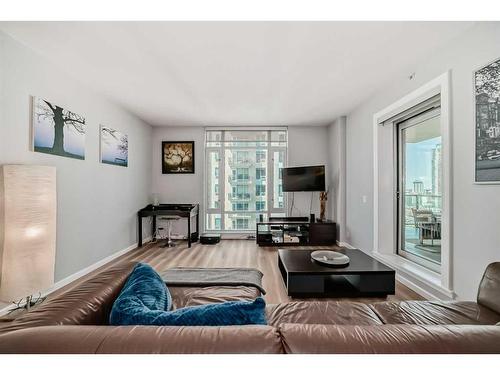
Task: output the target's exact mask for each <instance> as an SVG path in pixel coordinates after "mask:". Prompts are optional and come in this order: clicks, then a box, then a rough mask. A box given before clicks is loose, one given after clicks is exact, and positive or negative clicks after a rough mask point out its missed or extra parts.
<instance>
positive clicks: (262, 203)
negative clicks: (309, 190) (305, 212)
mask: <svg viewBox="0 0 500 375" xmlns="http://www.w3.org/2000/svg"><path fill="white" fill-rule="evenodd" d="M205 152H206V162H207V166H206V168H207V170H206V176H207V178H206V188H205V191H206V195H207V196H206V205H205V207H206V221H205V227H206V228H205V229H206V230H208V231H210V230H214V231H215V230H217V231H238V232H244V231H255V225H256V222H257V220H258V217H259V215H263V218H264V219H267V218H268V217H269V216H282V215H283V214H284V213H285V203H284V197H283V189H282V171H281V170H282V168H284V167H285V161H286V152H287V132H286V130H207V131H206V143H205Z"/></svg>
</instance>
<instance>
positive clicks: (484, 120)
mask: <svg viewBox="0 0 500 375" xmlns="http://www.w3.org/2000/svg"><path fill="white" fill-rule="evenodd" d="M474 97H475V105H474V111H475V128H474V130H475V141H476V145H475V146H476V147H475V176H474V182H475V183H478V184H500V59H497V60H496V61H493V62H491V63H489V64H488V65H485V66H483V67H482V68H479V69H478V70H476V71H475V72H474Z"/></svg>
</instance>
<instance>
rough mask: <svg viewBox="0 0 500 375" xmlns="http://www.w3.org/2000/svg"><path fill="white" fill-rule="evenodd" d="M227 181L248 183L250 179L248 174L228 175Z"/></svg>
mask: <svg viewBox="0 0 500 375" xmlns="http://www.w3.org/2000/svg"><path fill="white" fill-rule="evenodd" d="M227 181H228V182H229V183H230V184H250V183H251V180H250V177H249V176H248V175H243V176H228V178H227Z"/></svg>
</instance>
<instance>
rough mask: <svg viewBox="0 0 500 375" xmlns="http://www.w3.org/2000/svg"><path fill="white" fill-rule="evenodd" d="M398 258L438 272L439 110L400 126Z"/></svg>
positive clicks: (398, 127) (398, 144) (439, 243)
mask: <svg viewBox="0 0 500 375" xmlns="http://www.w3.org/2000/svg"><path fill="white" fill-rule="evenodd" d="M397 139H398V142H397V147H398V186H397V201H398V222H399V225H398V254H399V255H401V256H403V257H405V258H407V259H409V260H411V261H413V262H416V263H418V264H420V265H423V266H425V267H427V268H429V269H431V270H434V271H436V272H439V270H440V264H441V213H442V183H441V181H442V156H441V155H442V152H441V147H442V145H441V126H440V109H439V108H434V109H432V110H428V111H426V112H424V113H421V114H418V115H416V116H413V117H411V118H410V119H407V120H405V121H403V122H400V123H399V124H398V126H397Z"/></svg>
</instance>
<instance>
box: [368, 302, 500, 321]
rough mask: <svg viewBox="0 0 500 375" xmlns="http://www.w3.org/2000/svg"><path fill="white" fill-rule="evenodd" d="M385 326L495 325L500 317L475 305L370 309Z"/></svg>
mask: <svg viewBox="0 0 500 375" xmlns="http://www.w3.org/2000/svg"><path fill="white" fill-rule="evenodd" d="M369 306H370V307H371V308H372V309H373V311H375V313H377V315H378V316H379V317H380V319H381V320H382V321H383V322H384V323H385V324H496V323H497V322H498V321H500V315H499V314H497V313H495V312H493V311H491V310H490V309H487V308H485V307H483V306H481V305H478V304H477V303H475V302H467V301H466V302H455V301H449V302H438V301H435V302H434V301H406V302H378V303H373V304H371V305H369Z"/></svg>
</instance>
